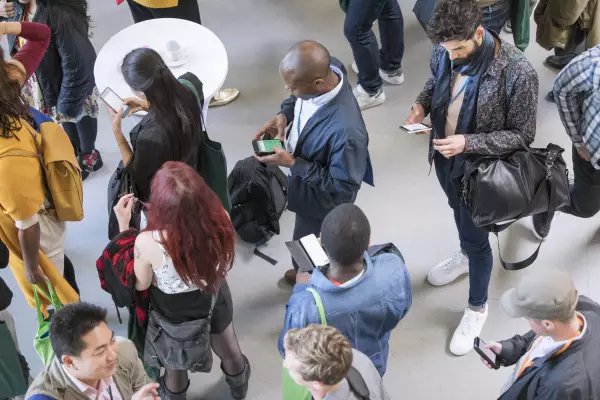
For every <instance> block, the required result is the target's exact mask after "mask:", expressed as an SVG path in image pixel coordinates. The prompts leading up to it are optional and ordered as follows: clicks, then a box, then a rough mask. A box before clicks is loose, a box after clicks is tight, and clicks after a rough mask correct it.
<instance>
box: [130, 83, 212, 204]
mask: <svg viewBox="0 0 600 400" xmlns="http://www.w3.org/2000/svg"><path fill="white" fill-rule="evenodd" d="M180 79H186V80H188V81H190V82H192V84H193V85H194V86H195V87H196V91H197V92H198V93H199V96H200V97H203V92H202V82H201V81H200V80H199V79H198V78H197V77H196V76H195V75H194V74H192V73H191V72H186V73H185V74H183V75H182V76H180ZM194 111H195V112H198V113H201V112H202V109H201V108H200V105H196V108H195V110H194ZM129 135H130V138H131V145H132V147H133V159H132V160H131V161H130V162H129V164H128V167H130V168H131V169H130V171H131V173H132V175H133V182H134V184H135V188H136V190H137V196H138V198H139V199H140V200H141V201H143V202H147V201H148V199H149V198H150V184H151V183H152V178H153V177H154V174H155V173H156V172H157V171H158V170H159V169H160V167H162V166H163V164H164V163H166V162H167V161H181V162H184V163H186V164H187V165H189V166H191V167H193V168H197V165H198V150H199V147H198V146H196V148H194V149H189V153H188V154H187V156H186V157H184V158H183V159H179V158H177V157H175V155H174V153H173V151H172V147H171V146H168V145H166V143H165V141H166V138H165V134H164V131H163V129H162V127H161V126H160V125H159V124H158V122H157V120H156V115H155V114H154V112H153V111H152V107H151V108H150V109H149V110H148V114H146V115H145V116H144V118H142V120H141V121H140V122H139V123H138V124H137V125H136V126H135V127H134V128H133V129H132V130H131V132H130V133H129ZM198 135H202V132H198ZM198 145H200V143H199V144H198Z"/></svg>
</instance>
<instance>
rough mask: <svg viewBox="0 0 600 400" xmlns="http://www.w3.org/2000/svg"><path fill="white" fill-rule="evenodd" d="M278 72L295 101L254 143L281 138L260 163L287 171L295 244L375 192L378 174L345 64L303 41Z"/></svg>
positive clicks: (292, 275) (289, 275)
mask: <svg viewBox="0 0 600 400" xmlns="http://www.w3.org/2000/svg"><path fill="white" fill-rule="evenodd" d="M279 72H280V73H281V76H282V78H283V80H284V82H285V86H286V89H287V90H288V91H289V92H290V94H291V96H290V97H288V98H287V99H286V100H284V102H283V103H282V104H281V110H280V111H279V114H277V116H276V117H275V118H273V119H272V120H270V121H269V122H267V123H266V124H265V126H263V127H262V128H261V129H260V130H259V131H258V133H257V134H256V136H255V139H256V140H258V139H260V138H263V137H264V138H278V139H280V140H282V141H284V143H285V149H280V148H275V154H273V155H270V156H265V157H257V159H258V160H259V161H260V162H262V163H265V164H274V165H278V166H280V167H283V168H286V169H287V172H288V175H289V187H288V209H289V210H290V211H293V212H294V213H296V223H295V226H294V234H293V240H298V239H300V238H302V237H304V236H307V235H310V234H315V235H316V236H319V235H320V232H321V223H322V222H323V219H324V218H325V216H326V215H327V214H328V213H329V211H331V210H333V209H334V208H335V207H336V206H337V205H340V204H342V203H353V202H354V201H355V200H356V195H357V193H358V190H359V189H360V186H361V184H362V182H363V181H364V182H366V183H367V184H369V185H371V186H372V185H373V169H372V167H371V159H370V156H369V150H368V144H369V136H368V134H367V129H366V127H365V123H364V121H363V119H362V115H361V112H360V108H359V106H358V103H357V102H356V98H355V97H354V95H353V94H352V88H351V87H350V85H349V84H348V79H347V77H346V69H345V68H344V66H343V64H342V63H341V62H340V61H339V60H338V59H336V58H333V57H331V56H330V55H329V51H327V49H326V48H325V47H323V45H321V44H319V43H317V42H313V41H304V42H300V43H298V44H296V45H294V46H293V47H292V48H291V49H290V50H289V51H288V52H287V54H286V55H285V57H284V58H283V60H282V61H281V64H280V66H279ZM297 270H298V268H297V266H296V264H295V263H294V269H290V270H289V271H287V272H286V273H285V279H286V281H288V282H289V283H291V284H292V285H293V284H295V283H296V275H297ZM299 279H301V280H305V281H308V279H310V275H309V274H300V278H299Z"/></svg>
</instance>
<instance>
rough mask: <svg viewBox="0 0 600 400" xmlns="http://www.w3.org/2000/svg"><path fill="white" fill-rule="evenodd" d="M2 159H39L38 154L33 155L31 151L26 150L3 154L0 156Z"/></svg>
mask: <svg viewBox="0 0 600 400" xmlns="http://www.w3.org/2000/svg"><path fill="white" fill-rule="evenodd" d="M3 157H30V158H39V154H37V153H34V152H32V151H27V150H11V151H7V152H6V153H4V154H0V158H3Z"/></svg>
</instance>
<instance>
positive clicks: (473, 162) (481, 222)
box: [461, 144, 570, 270]
mask: <svg viewBox="0 0 600 400" xmlns="http://www.w3.org/2000/svg"><path fill="white" fill-rule="evenodd" d="M563 152H564V149H563V148H561V147H559V146H557V145H555V144H549V145H548V147H546V148H545V149H533V148H528V147H526V148H524V149H522V150H517V151H515V152H514V153H511V154H510V155H508V156H504V157H498V156H477V157H473V158H470V159H467V160H466V162H465V169H464V171H465V173H464V175H463V177H462V185H461V187H462V192H461V199H462V201H463V203H464V204H466V206H467V208H468V209H469V211H470V215H471V219H472V220H473V223H474V224H475V226H478V227H482V228H485V229H487V230H488V231H490V232H492V233H494V234H496V236H497V235H498V233H499V232H502V231H503V230H505V229H506V228H508V227H509V226H510V225H511V224H512V223H513V222H515V221H516V220H519V219H521V218H524V217H528V216H530V215H536V214H541V213H545V212H547V223H548V224H549V223H550V222H551V221H552V218H553V217H554V212H555V211H556V210H557V209H559V208H561V207H563V206H565V205H568V204H569V203H570V193H569V182H568V172H567V167H566V164H565V161H564V160H563V158H562V155H561V154H562V153H563ZM511 220H512V222H508V223H504V224H502V225H499V223H502V222H507V221H511ZM540 246H541V242H540V245H539V246H538V248H537V250H536V251H535V253H533V254H532V255H531V256H530V257H529V258H527V259H526V260H523V261H521V262H518V263H505V262H504V261H503V260H502V257H500V260H501V262H502V265H503V266H504V268H505V269H508V270H517V269H523V268H525V267H528V266H529V265H531V264H532V263H533V262H534V261H535V259H536V258H537V255H538V252H539V250H540Z"/></svg>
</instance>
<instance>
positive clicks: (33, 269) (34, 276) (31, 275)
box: [18, 223, 46, 283]
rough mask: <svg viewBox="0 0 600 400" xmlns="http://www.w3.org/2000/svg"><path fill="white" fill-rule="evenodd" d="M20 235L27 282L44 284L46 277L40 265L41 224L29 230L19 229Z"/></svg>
mask: <svg viewBox="0 0 600 400" xmlns="http://www.w3.org/2000/svg"><path fill="white" fill-rule="evenodd" d="M18 235H19V243H20V244H21V252H22V253H23V262H24V263H25V274H26V276H27V281H29V282H30V283H43V282H44V281H45V280H46V276H45V275H44V273H43V272H42V269H41V268H40V264H39V251H40V224H39V223H37V224H35V225H32V226H30V227H29V228H27V229H19V234H18Z"/></svg>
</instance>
